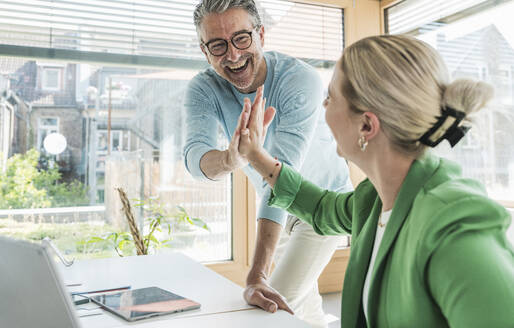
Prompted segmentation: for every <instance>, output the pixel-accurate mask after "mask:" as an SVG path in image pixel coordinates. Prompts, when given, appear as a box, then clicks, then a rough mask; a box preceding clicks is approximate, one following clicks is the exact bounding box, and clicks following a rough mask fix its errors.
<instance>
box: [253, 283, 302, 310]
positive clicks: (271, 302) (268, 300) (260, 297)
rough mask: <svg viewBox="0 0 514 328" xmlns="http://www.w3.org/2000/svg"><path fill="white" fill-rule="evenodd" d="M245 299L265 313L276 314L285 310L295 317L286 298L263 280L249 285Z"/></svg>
mask: <svg viewBox="0 0 514 328" xmlns="http://www.w3.org/2000/svg"><path fill="white" fill-rule="evenodd" d="M244 298H245V300H246V302H247V303H248V304H250V305H256V306H258V307H260V308H261V309H263V310H265V311H268V312H271V313H275V312H277V310H284V311H287V312H289V313H291V314H293V315H294V312H293V310H291V308H290V307H289V305H287V302H286V300H285V299H284V297H282V295H280V294H279V293H278V292H277V291H276V290H275V289H273V288H272V287H271V286H269V285H268V283H267V282H266V280H265V279H263V278H259V279H257V280H256V281H254V282H253V283H250V284H247V286H246V288H245V291H244Z"/></svg>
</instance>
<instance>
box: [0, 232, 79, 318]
mask: <svg viewBox="0 0 514 328" xmlns="http://www.w3.org/2000/svg"><path fill="white" fill-rule="evenodd" d="M0 327H40V328H46V327H48V328H55V327H80V325H79V323H78V320H77V317H76V315H75V312H74V307H73V304H72V303H71V299H70V296H69V295H68V293H67V291H66V288H65V287H64V285H63V283H62V279H61V278H60V275H59V272H58V270H57V268H56V266H55V263H54V261H53V260H52V258H51V257H50V256H49V254H48V249H47V248H46V247H45V246H42V245H40V244H33V243H29V242H25V241H21V240H14V239H11V238H6V237H3V236H0Z"/></svg>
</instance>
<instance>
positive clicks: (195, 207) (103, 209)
mask: <svg viewBox="0 0 514 328" xmlns="http://www.w3.org/2000/svg"><path fill="white" fill-rule="evenodd" d="M194 6H195V4H194V3H192V2H191V1H189V0H171V1H160V0H154V1H145V3H144V4H142V3H140V1H131V0H129V1H122V2H113V1H107V0H98V1H94V2H88V1H80V0H66V1H64V0H42V1H37V2H36V1H27V2H15V1H3V2H0V17H1V18H2V19H1V20H0V44H1V45H2V46H3V47H1V48H0V55H2V56H0V68H1V69H0V71H2V72H5V73H6V74H9V76H10V77H12V80H13V81H15V82H16V83H11V86H10V88H11V89H12V91H14V92H16V93H17V94H19V95H20V97H21V98H22V100H24V101H25V102H24V104H25V105H26V106H25V107H23V108H20V111H19V118H18V119H16V120H15V122H14V124H15V125H16V131H18V133H17V135H16V136H15V137H14V139H15V140H16V141H17V142H18V143H19V144H20V145H21V146H20V151H19V152H20V153H24V152H26V151H28V150H30V149H31V148H36V149H37V150H41V147H42V140H44V137H45V136H46V135H47V134H49V133H51V132H57V131H58V132H59V133H61V134H63V135H64V136H65V137H66V139H67V141H68V151H69V165H68V166H69V170H67V171H64V170H62V169H61V167H59V173H60V178H59V179H58V181H54V180H52V183H53V184H49V185H55V184H57V185H59V186H64V184H66V185H65V186H66V187H69V186H74V189H71V190H74V192H75V194H73V195H71V194H70V193H68V192H66V193H65V192H64V191H63V192H62V193H61V194H59V195H58V196H59V197H47V196H49V195H48V194H46V196H44V193H43V192H41V189H37V190H36V191H34V192H33V193H32V194H30V196H29V197H28V198H29V199H30V201H28V202H25V203H9V204H6V203H2V199H1V198H2V197H1V196H0V205H1V206H0V208H2V209H9V208H10V209H17V210H19V211H17V212H16V213H19V214H16V215H13V213H12V211H11V212H9V210H0V218H3V217H7V216H10V217H11V218H12V220H11V221H9V224H7V225H6V226H4V225H2V228H0V234H10V235H17V236H20V237H23V238H38V236H39V235H42V234H43V233H45V232H44V231H52V232H54V231H62V233H59V234H57V233H55V234H54V235H55V236H57V237H56V238H57V239H58V240H57V244H58V246H59V247H61V248H62V249H64V250H66V251H68V252H71V253H73V254H74V255H75V256H76V257H98V256H116V253H115V252H114V250H113V249H112V246H109V245H108V241H106V243H104V244H90V243H88V241H90V240H91V238H92V237H98V236H100V237H105V236H108V234H109V233H111V232H120V231H122V230H121V229H123V228H124V225H125V224H126V223H125V219H124V216H123V213H122V212H121V210H120V209H121V203H120V201H119V197H118V194H117V193H116V191H115V189H114V187H116V186H120V187H123V188H124V189H125V190H126V191H127V193H128V195H129V198H130V199H146V200H148V199H150V198H158V199H159V200H160V202H161V204H162V205H163V206H164V207H166V206H167V207H168V209H170V210H173V209H174V208H176V206H180V207H181V208H184V209H185V210H186V211H187V213H188V214H189V216H190V217H192V218H200V219H202V220H204V221H205V222H206V223H207V224H208V226H209V228H210V231H206V230H202V229H195V228H194V227H192V226H190V225H185V226H184V225H182V226H181V225H175V226H173V229H175V231H174V232H173V240H172V241H170V242H169V246H170V247H171V248H172V249H176V250H180V251H184V252H186V253H188V254H189V255H191V256H193V257H194V258H196V259H198V260H201V261H209V262H216V261H232V262H233V263H232V264H230V265H232V266H233V268H234V269H233V270H235V271H238V272H244V268H245V267H246V266H247V265H248V258H249V256H251V255H250V254H251V253H250V252H249V251H248V247H249V246H248V245H249V244H251V243H253V240H252V239H253V237H252V236H254V235H255V231H254V230H253V232H252V230H251V229H252V228H251V227H249V226H248V223H247V222H246V221H245V220H241V218H247V217H250V218H251V220H252V221H251V222H255V221H254V217H255V214H254V213H252V209H254V207H255V206H254V205H251V204H248V198H249V196H248V194H249V193H250V194H251V191H248V189H247V182H246V179H245V177H244V176H243V175H242V173H240V172H237V173H235V174H233V175H232V176H229V177H227V178H226V179H223V180H221V181H217V182H212V183H205V182H198V181H195V180H194V179H193V178H192V177H191V176H190V175H189V173H187V171H186V170H185V168H184V165H183V160H182V145H183V143H184V132H185V131H184V128H183V124H182V120H183V118H184V113H183V108H182V106H181V104H182V100H183V97H184V91H185V87H186V86H187V83H188V81H189V80H190V79H191V78H192V77H193V76H194V75H196V74H197V73H198V72H199V71H200V70H202V69H204V68H205V67H207V66H208V63H207V62H206V61H205V59H204V56H203V54H202V53H201V51H200V48H199V46H198V40H197V36H196V31H195V27H194V26H193V23H192V12H193V9H194ZM259 9H260V11H261V17H262V18H263V20H264V24H265V27H266V33H267V34H266V41H267V42H266V48H265V50H278V51H281V52H285V53H288V54H291V55H294V56H297V57H300V58H302V59H304V60H305V61H307V62H309V63H311V64H312V65H314V66H315V67H316V68H317V69H318V70H319V71H320V72H321V73H322V75H323V77H324V80H325V81H326V83H327V84H328V80H329V77H330V69H331V67H332V66H333V65H334V63H335V60H337V58H338V57H339V55H340V53H341V50H342V47H343V19H342V18H343V12H342V10H341V9H337V8H328V7H322V6H314V5H307V4H299V3H294V2H291V1H284V0H278V1H270V0H269V1H268V0H262V1H260V2H259ZM12 17H16V19H14V18H12ZM306 18H308V19H309V24H305V23H304V22H305V19H306ZM84 22H88V24H84ZM285 30H290V31H293V32H294V33H288V34H285V33H284V31H285ZM27 58H28V59H27ZM44 60H47V61H48V62H41V61H44ZM65 86H66V87H65ZM0 91H2V90H0ZM42 91H45V92H42ZM47 91H60V92H59V95H56V94H55V92H54V93H52V92H47ZM37 117H41V119H38V120H36V121H34V120H35V119H36V118H37ZM27 122H28V123H27ZM33 122H35V124H37V126H36V127H34V126H33V124H34V123H33ZM109 129H110V131H111V133H110V135H108V132H107V131H108V130H109ZM35 131H37V132H36V133H34V132H35ZM219 147H220V148H223V147H226V140H225V138H224V137H222V133H221V131H220V138H219ZM31 156H32V155H31ZM12 160H13V161H14V159H12ZM26 161H27V162H30V160H29V159H28V158H26ZM43 173H44V172H43ZM0 178H1V179H8V178H9V179H10V178H12V177H2V176H0ZM47 189H48V188H47ZM68 189H70V188H68ZM55 190H61V189H59V188H55ZM62 190H64V189H62ZM52 192H54V189H52ZM41 195H43V196H41ZM52 196H55V195H53V194H52ZM60 206H61V207H62V206H65V207H66V208H64V209H55V213H52V214H48V215H43V214H41V213H43V212H48V208H56V207H60ZM41 208H46V209H45V211H42V210H41ZM133 209H134V214H135V215H136V216H137V218H138V220H139V222H140V224H141V226H143V217H144V213H143V212H142V211H141V208H139V207H134V208H133ZM56 213H60V214H56ZM32 217H38V220H40V221H41V223H42V224H43V223H45V224H46V223H48V224H49V225H48V226H46V227H44V226H43V225H41V226H38V228H37V229H39V230H40V231H41V233H40V234H37V233H36V234H35V235H34V234H28V233H26V234H24V233H21V232H20V231H28V230H29V229H28V228H27V227H26V226H24V225H25V224H33V222H31V221H30V218H32ZM233 217H234V218H238V220H235V219H234V220H232V218H233ZM65 223H66V224H69V226H67V225H66V224H65ZM52 224H53V225H52ZM5 227H7V228H5ZM31 228H32V227H31ZM6 229H7V230H6ZM66 229H68V230H66ZM70 231H73V233H71V232H70ZM33 236H35V237H33ZM70 236H73V237H72V238H69V237H70ZM247 236H248V237H247ZM158 237H159V238H160V237H162V240H164V239H165V237H166V236H165V233H164V232H163V233H162V234H161V235H160V236H158ZM111 245H112V243H111ZM214 266H215V267H216V265H214ZM231 268H232V267H231ZM222 270H224V271H230V270H232V269H230V270H228V269H227V268H226V267H223V269H222Z"/></svg>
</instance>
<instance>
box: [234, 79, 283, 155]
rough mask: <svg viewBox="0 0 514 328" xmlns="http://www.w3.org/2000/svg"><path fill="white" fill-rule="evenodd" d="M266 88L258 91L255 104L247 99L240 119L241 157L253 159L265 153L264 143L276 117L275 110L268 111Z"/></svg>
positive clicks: (262, 87) (271, 108)
mask: <svg viewBox="0 0 514 328" xmlns="http://www.w3.org/2000/svg"><path fill="white" fill-rule="evenodd" d="M263 93H264V86H260V87H259V88H258V89H257V94H256V96H255V100H254V102H253V104H251V103H250V100H249V99H248V98H245V103H244V106H243V111H242V113H241V116H240V118H239V125H240V126H239V134H240V140H239V153H240V154H241V156H243V157H246V158H248V159H251V158H252V157H255V155H256V154H258V153H261V152H262V151H263V147H262V146H263V145H264V141H265V140H266V133H267V132H268V127H269V125H270V124H271V121H273V118H274V117H275V112H276V110H275V108H273V107H272V106H270V107H268V108H267V109H266V111H264V108H265V107H266V99H263Z"/></svg>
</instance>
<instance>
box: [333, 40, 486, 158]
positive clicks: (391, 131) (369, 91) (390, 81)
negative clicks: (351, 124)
mask: <svg viewBox="0 0 514 328" xmlns="http://www.w3.org/2000/svg"><path fill="white" fill-rule="evenodd" d="M341 69H342V72H343V90H342V91H343V95H344V97H345V98H346V99H347V101H348V103H349V105H350V109H351V110H353V111H354V112H356V113H362V112H365V111H370V112H373V113H375V114H376V115H377V116H378V118H379V120H380V123H381V126H382V130H383V131H384V133H385V134H386V135H387V136H388V137H389V139H390V140H391V142H392V144H393V145H394V146H395V147H396V149H398V150H399V151H401V152H403V153H405V154H409V155H414V156H416V157H418V156H419V155H421V154H422V153H423V152H424V151H425V149H426V146H425V145H424V144H422V143H420V142H419V139H420V138H421V136H423V135H424V134H425V133H426V132H427V131H428V130H430V128H431V127H432V126H433V125H434V124H435V123H436V122H437V119H438V117H440V116H441V111H442V109H443V108H445V107H451V108H453V109H454V110H456V111H460V112H464V113H465V115H466V116H465V118H464V120H463V121H462V122H461V125H462V124H463V123H464V124H466V121H469V115H470V114H472V113H474V112H476V111H478V110H480V109H481V108H483V107H484V106H485V104H486V103H487V101H489V100H490V99H491V98H492V96H493V89H492V87H491V86H490V85H489V84H486V83H484V82H479V81H473V80H469V79H459V80H456V81H454V82H452V83H448V81H449V76H448V70H447V68H446V66H445V64H444V62H443V60H442V58H441V57H440V56H439V54H438V53H437V51H436V50H435V49H434V48H432V47H431V46H430V45H428V44H427V43H425V42H423V41H421V40H418V39H415V38H413V37H409V36H404V35H384V36H373V37H368V38H365V39H362V40H360V41H358V42H356V43H354V44H352V45H351V46H349V47H348V48H347V49H345V50H344V53H343V57H342V61H341ZM449 122H450V123H451V121H449ZM450 125H451V124H443V125H442V126H441V127H440V128H439V129H438V130H437V131H435V132H434V135H433V137H435V138H437V137H439V136H442V135H443V134H444V133H445V132H446V129H448V128H449V126H450Z"/></svg>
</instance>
